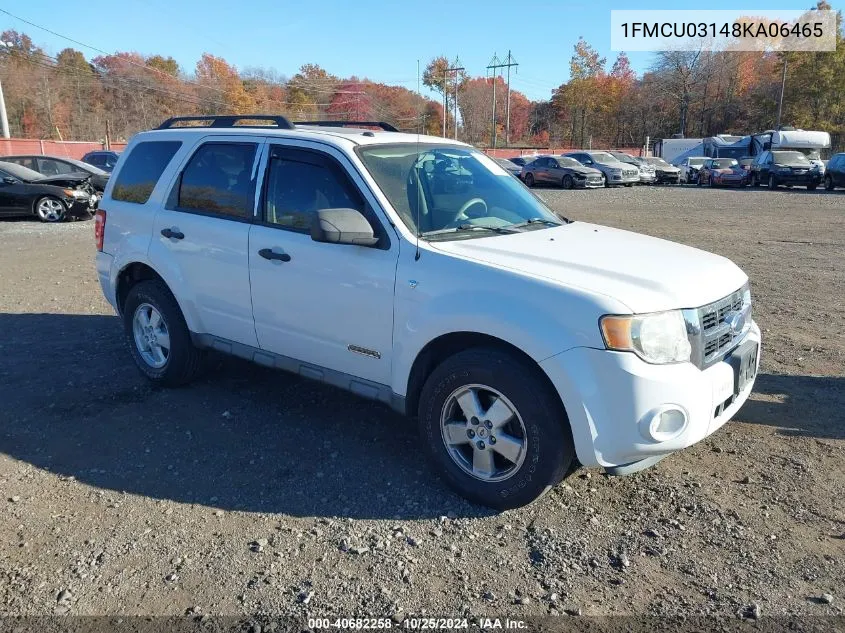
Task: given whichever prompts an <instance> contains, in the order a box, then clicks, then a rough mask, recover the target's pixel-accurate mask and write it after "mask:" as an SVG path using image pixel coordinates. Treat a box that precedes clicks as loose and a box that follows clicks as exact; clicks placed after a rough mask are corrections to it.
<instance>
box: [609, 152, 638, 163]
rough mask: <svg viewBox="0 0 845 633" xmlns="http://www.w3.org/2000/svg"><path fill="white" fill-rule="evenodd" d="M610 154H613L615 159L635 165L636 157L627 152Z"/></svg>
mask: <svg viewBox="0 0 845 633" xmlns="http://www.w3.org/2000/svg"><path fill="white" fill-rule="evenodd" d="M612 156H613V157H614V158H615V159H616V160H618V161H621V162H623V163H630V164H632V165H635V164H636V163H637V159H636V158H634V157H633V156H628V154H623V153H622V152H614V153H613V154H612Z"/></svg>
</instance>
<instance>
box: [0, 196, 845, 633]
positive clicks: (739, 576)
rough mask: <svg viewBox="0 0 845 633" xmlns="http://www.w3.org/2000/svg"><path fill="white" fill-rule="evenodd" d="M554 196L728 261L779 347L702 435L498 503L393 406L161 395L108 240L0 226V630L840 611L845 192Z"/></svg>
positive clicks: (303, 393) (226, 389) (224, 366)
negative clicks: (109, 293)
mask: <svg viewBox="0 0 845 633" xmlns="http://www.w3.org/2000/svg"><path fill="white" fill-rule="evenodd" d="M539 193H540V195H542V196H543V197H544V198H546V199H547V200H548V202H549V203H550V204H551V205H552V206H553V207H554V208H555V209H556V210H558V211H560V212H561V213H563V214H565V215H568V216H569V217H572V218H574V219H576V220H588V221H594V222H598V223H603V224H609V225H613V226H617V227H622V228H629V229H634V230H638V231H641V232H644V233H649V234H652V235H656V236H660V237H664V238H668V239H672V240H677V241H680V242H684V243H687V244H690V245H694V246H698V247H701V248H704V249H707V250H712V251H715V252H718V253H720V254H723V255H726V256H727V257H730V258H731V259H733V260H734V261H735V262H736V263H737V264H739V265H740V266H741V267H743V268H744V269H745V270H746V272H748V274H749V275H750V277H751V279H752V291H753V295H754V299H755V318H756V319H757V320H758V322H759V323H760V325H761V327H762V329H763V333H764V350H763V357H762V366H761V375H760V377H759V379H758V382H757V390H756V392H755V393H754V394H753V395H752V399H751V401H749V402H748V403H747V404H746V405H745V407H744V408H743V409H742V410H741V411H740V412H739V414H738V416H737V418H738V419H737V420H736V421H734V422H732V423H730V424H728V425H726V426H725V427H723V428H722V429H721V430H720V431H719V432H717V433H716V434H715V435H713V436H712V437H711V438H709V439H708V440H707V441H705V442H703V443H701V444H699V445H697V446H695V447H693V448H691V449H688V450H686V451H683V452H681V453H678V454H676V455H673V456H671V457H669V458H667V459H665V460H663V461H662V462H661V463H660V464H658V465H657V466H656V467H654V468H652V469H650V470H647V471H645V472H642V473H640V474H637V475H634V476H630V477H625V478H609V477H606V476H605V475H603V474H602V473H601V472H599V471H591V472H588V471H583V470H582V471H579V472H577V473H576V474H574V475H573V476H571V477H570V478H569V479H568V480H567V481H566V482H564V483H563V484H562V485H560V486H558V487H557V488H556V489H555V490H553V491H552V492H551V493H550V494H548V495H546V496H545V497H544V498H543V499H541V500H540V501H539V502H537V503H535V504H534V505H532V506H530V507H528V508H524V509H521V510H518V511H512V512H508V513H504V514H493V513H491V512H488V511H486V510H484V509H481V508H478V507H475V506H472V505H470V504H468V503H466V502H464V501H462V500H461V499H459V498H457V497H456V496H454V495H453V494H452V493H451V492H450V491H449V490H447V489H446V488H445V487H444V486H443V484H442V483H441V482H440V481H439V480H438V479H437V477H436V476H435V475H434V474H433V473H432V471H431V470H430V469H429V467H428V464H427V463H426V462H425V461H424V460H423V459H422V458H421V457H420V447H419V443H418V441H417V438H416V434H415V430H414V428H413V426H411V425H409V424H408V423H407V422H406V421H405V420H403V419H401V418H400V417H398V416H396V415H395V414H394V413H392V412H391V411H390V410H388V409H387V408H385V407H383V406H381V405H377V404H374V403H369V402H366V401H362V400H359V399H357V398H355V397H353V396H351V395H348V394H346V393H343V392H341V391H337V390H334V389H331V388H329V387H325V386H322V385H319V384H315V383H311V382H308V381H306V380H304V379H302V378H299V377H297V376H292V375H288V374H284V373H280V372H274V371H270V370H266V369H263V368H259V367H257V366H252V365H249V364H247V363H244V362H240V361H238V360H236V359H228V358H219V359H215V363H214V365H215V368H214V369H213V370H212V371H210V372H209V373H208V374H207V376H206V377H205V378H204V379H203V380H201V381H200V382H198V383H196V384H194V385H192V386H190V387H188V388H183V389H178V390H158V389H154V388H151V386H150V385H149V384H148V383H147V382H145V380H144V379H142V377H141V376H140V374H139V373H138V372H137V371H136V370H135V368H134V366H133V365H132V361H131V360H130V357H129V355H128V352H127V351H126V350H125V349H124V348H123V344H122V339H121V334H120V326H119V323H118V320H117V318H116V317H115V316H113V315H112V314H111V312H110V309H109V307H108V305H107V304H106V302H105V301H104V300H103V299H102V297H101V294H100V289H99V286H98V284H97V282H96V278H95V273H94V267H93V236H92V232H93V225H92V223H91V222H76V223H71V224H64V225H60V226H45V225H40V224H38V223H35V222H31V221H4V222H2V223H0V332H2V333H0V359H2V360H1V361H0V403H2V406H0V418H2V424H0V490H2V498H1V499H0V504H2V505H3V506H4V507H3V510H4V512H3V513H2V519H0V615H44V614H53V613H70V614H88V615H102V614H110V615H131V614H140V615H178V614H184V613H192V614H197V615H199V614H227V615H242V614H243V615H245V614H298V615H303V614H311V615H317V616H320V617H322V616H330V615H340V616H342V615H354V614H358V615H371V616H382V615H393V616H399V615H401V614H406V615H407V614H412V613H416V614H419V613H427V614H439V615H450V616H458V615H463V614H473V615H488V614H496V615H511V616H529V615H541V614H550V613H551V614H554V613H570V614H579V613H580V614H583V615H618V614H637V615H644V614H647V615H653V616H661V617H664V616H676V615H682V614H718V615H722V616H727V617H730V618H733V617H737V616H738V617H749V618H754V617H765V616H768V615H775V614H792V615H839V616H841V615H842V614H843V607H845V588H843V579H845V504H843V503H842V490H843V488H845V468H843V465H845V460H843V458H844V457H845V424H843V411H845V375H843V374H844V373H845V372H843V361H845V338H844V337H843V331H845V327H843V326H845V318H844V317H845V305H843V295H845V292H843V291H845V194H842V193H836V194H828V193H822V192H817V193H812V194H811V193H805V192H799V191H791V192H790V191H777V192H770V191H766V190H762V191H753V190H742V191H723V190H716V191H711V190H698V189H696V188H694V187H671V188H670V187H650V188H635V189H614V190H598V191H583V192H580V191H571V192H569V191H567V192H564V191H558V190H552V189H546V190H540V192H539ZM667 265H671V262H667ZM840 622H841V620H840Z"/></svg>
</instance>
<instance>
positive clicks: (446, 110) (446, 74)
mask: <svg viewBox="0 0 845 633" xmlns="http://www.w3.org/2000/svg"><path fill="white" fill-rule="evenodd" d="M460 63H461V62H460V61H458V58H457V56H456V57H455V61H454V62H452V67H451V68H444V69H443V138H446V120H447V119H448V118H449V107H448V105H447V99H446V95H447V94H449V73H452V72H453V73H455V138H456V139H457V138H458V72H459V71H461V70H466V69H465V68H463V67H462V66H460Z"/></svg>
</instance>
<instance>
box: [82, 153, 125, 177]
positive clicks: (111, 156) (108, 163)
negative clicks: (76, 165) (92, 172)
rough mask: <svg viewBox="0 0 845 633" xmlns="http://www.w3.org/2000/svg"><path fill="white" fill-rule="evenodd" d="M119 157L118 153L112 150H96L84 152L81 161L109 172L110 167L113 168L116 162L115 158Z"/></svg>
mask: <svg viewBox="0 0 845 633" xmlns="http://www.w3.org/2000/svg"><path fill="white" fill-rule="evenodd" d="M119 157H120V154H119V153H117V152H112V151H111V150H102V151H96V152H88V153H87V154H85V156H83V157H82V161H83V162H85V163H88V164H90V165H94V167H99V168H100V169H102V170H104V171H107V172H109V173H111V171H112V169H114V166H115V165H116V164H117V159H118V158H119Z"/></svg>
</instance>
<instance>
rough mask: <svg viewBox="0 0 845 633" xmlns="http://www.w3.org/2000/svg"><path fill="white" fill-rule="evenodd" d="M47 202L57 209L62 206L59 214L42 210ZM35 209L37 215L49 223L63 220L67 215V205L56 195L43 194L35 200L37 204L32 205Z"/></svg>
mask: <svg viewBox="0 0 845 633" xmlns="http://www.w3.org/2000/svg"><path fill="white" fill-rule="evenodd" d="M42 204H47V205H52V206H54V207H55V208H56V209H58V208H61V211H59V213H58V215H57V216H52V215H47V214H45V213H43V212H42V211H41V205H42ZM32 209H33V211H34V212H35V217H37V218H38V219H39V220H41V221H42V222H47V223H51V224H52V223H56V222H62V221H63V220H64V219H65V218H66V217H67V205H66V204H65V203H64V202H63V201H62V200H60V199H59V198H57V197H56V196H41V197H40V198H38V200H36V201H35V204H34V205H33V206H32Z"/></svg>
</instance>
